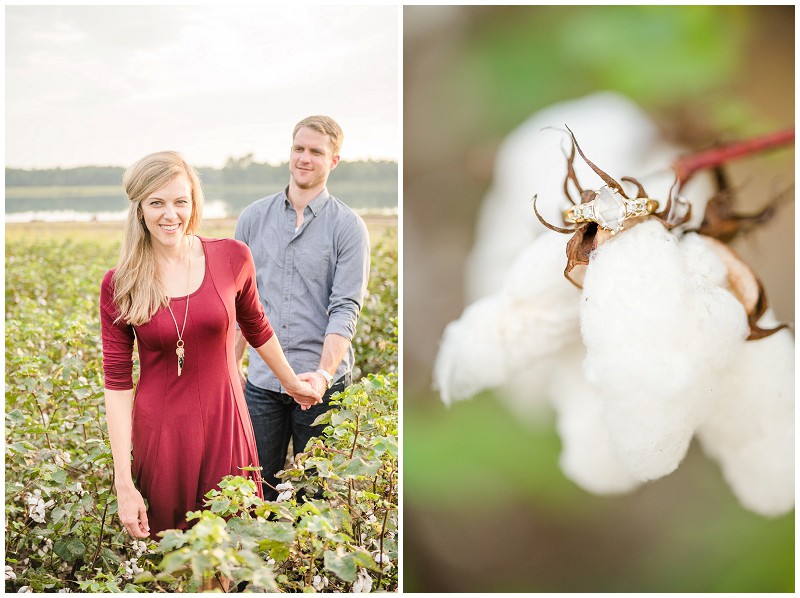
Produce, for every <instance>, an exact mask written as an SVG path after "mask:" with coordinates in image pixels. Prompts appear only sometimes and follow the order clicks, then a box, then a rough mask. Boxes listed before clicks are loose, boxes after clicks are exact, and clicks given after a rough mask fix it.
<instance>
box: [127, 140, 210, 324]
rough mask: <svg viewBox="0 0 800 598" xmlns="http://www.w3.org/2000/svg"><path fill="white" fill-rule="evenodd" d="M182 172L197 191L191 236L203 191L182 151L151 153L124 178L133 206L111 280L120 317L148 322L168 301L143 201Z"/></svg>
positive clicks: (188, 229)
mask: <svg viewBox="0 0 800 598" xmlns="http://www.w3.org/2000/svg"><path fill="white" fill-rule="evenodd" d="M181 174H184V175H186V177H187V178H188V179H189V183H190V185H191V189H192V215H191V217H190V218H189V222H188V223H187V226H186V234H192V233H194V232H195V231H196V230H197V229H198V228H199V226H200V218H201V217H202V213H203V203H204V197H203V189H202V187H201V185H200V177H199V176H198V174H197V171H195V169H194V168H192V167H191V166H189V164H187V163H186V161H185V160H184V159H183V157H182V156H181V155H180V154H179V153H177V152H171V151H167V152H156V153H154V154H149V155H147V156H145V157H144V158H142V159H141V160H139V161H138V162H136V163H135V164H134V165H133V166H131V167H130V168H128V169H127V170H126V171H125V174H124V175H123V177H122V185H123V186H124V187H125V192H126V193H127V194H128V199H129V200H130V205H129V207H128V216H127V218H126V219H125V231H124V237H123V239H122V247H121V249H120V252H119V261H118V262H117V267H116V270H115V271H114V276H113V279H112V280H113V282H114V303H115V304H116V306H117V309H118V310H119V315H118V316H117V321H119V320H123V321H124V322H126V323H128V324H133V325H136V326H139V325H142V324H144V323H146V322H149V321H150V318H152V317H153V315H154V314H155V313H156V311H158V309H159V308H160V307H162V306H166V305H167V304H168V303H169V297H167V294H166V293H165V292H164V288H163V284H162V282H161V277H160V276H159V272H158V266H157V264H156V258H155V254H154V253H153V245H152V241H151V239H150V231H148V230H147V226H146V225H145V223H144V219H143V217H142V208H141V205H142V202H143V201H144V200H145V199H147V198H148V197H149V196H150V195H151V194H152V193H153V192H154V191H156V190H158V189H160V188H161V187H163V186H164V185H166V184H168V183H169V182H170V181H172V179H174V178H175V177H176V176H178V175H181Z"/></svg>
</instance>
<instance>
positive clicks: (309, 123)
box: [292, 114, 344, 156]
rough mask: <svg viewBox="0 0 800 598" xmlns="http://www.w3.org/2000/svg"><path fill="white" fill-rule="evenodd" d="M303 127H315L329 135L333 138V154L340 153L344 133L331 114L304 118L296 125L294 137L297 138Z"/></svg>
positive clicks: (316, 129)
mask: <svg viewBox="0 0 800 598" xmlns="http://www.w3.org/2000/svg"><path fill="white" fill-rule="evenodd" d="M301 127H308V128H309V129H314V130H315V131H317V132H319V133H322V134H324V135H327V136H328V138H329V139H330V140H331V145H333V155H334V156H338V155H339V149H341V147H342V141H343V140H344V133H342V127H340V126H339V124H338V123H337V122H336V121H335V120H333V119H332V118H331V117H330V116H322V115H320V114H317V115H315V116H309V117H306V118H304V119H303V120H301V121H300V122H299V123H297V124H296V125H295V127H294V132H293V133H292V139H294V138H295V136H296V135H297V132H298V131H299V130H300V128H301Z"/></svg>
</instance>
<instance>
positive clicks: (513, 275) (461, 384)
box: [434, 233, 578, 403]
mask: <svg viewBox="0 0 800 598" xmlns="http://www.w3.org/2000/svg"><path fill="white" fill-rule="evenodd" d="M563 259H564V240H563V238H561V236H560V235H558V234H556V233H550V234H547V235H543V236H541V237H540V238H539V239H537V240H536V241H534V242H533V243H532V244H531V246H530V247H528V248H526V249H525V250H524V251H522V253H521V254H520V255H519V256H518V257H517V259H516V260H515V262H514V264H512V266H511V269H510V272H509V274H508V276H507V277H506V280H505V282H504V284H503V286H502V287H501V288H500V289H499V291H498V292H497V293H496V294H495V295H492V296H490V297H485V298H483V299H481V300H479V301H476V302H475V303H473V304H472V305H470V306H469V307H467V309H466V310H465V311H464V313H463V314H462V316H461V317H460V318H459V319H458V320H457V321H455V322H451V323H450V324H449V325H448V326H447V328H446V329H445V332H444V335H443V336H442V342H441V345H440V347H439V353H438V355H437V356H436V363H435V365H434V385H435V387H436V388H438V389H439V391H440V394H441V397H442V400H443V401H444V402H445V403H450V401H451V400H454V399H455V400H458V399H464V398H468V397H470V396H472V395H474V394H476V393H477V392H479V391H481V390H483V389H485V388H489V387H492V386H500V385H502V384H505V383H506V382H507V381H509V379H510V378H511V377H512V376H514V375H515V374H517V373H520V372H525V373H528V374H529V372H528V370H529V368H531V366H533V365H535V364H537V363H538V362H539V361H541V360H543V359H545V358H546V357H548V356H550V355H553V354H555V353H557V352H558V351H559V350H560V349H561V348H562V347H564V346H565V345H566V344H567V343H569V342H570V341H571V340H572V341H574V340H576V339H577V338H578V291H577V289H576V288H575V287H574V286H572V285H571V284H570V283H569V282H568V281H567V280H566V279H565V278H564V276H563ZM529 379H530V380H531V381H532V382H533V383H535V384H538V386H539V387H540V388H543V387H544V385H545V383H546V382H545V381H544V380H538V381H537V380H536V379H535V378H533V377H530V378H529Z"/></svg>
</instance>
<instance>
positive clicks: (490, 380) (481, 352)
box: [433, 296, 508, 404]
mask: <svg viewBox="0 0 800 598" xmlns="http://www.w3.org/2000/svg"><path fill="white" fill-rule="evenodd" d="M504 311H505V310H504V301H503V299H502V298H501V297H498V296H493V297H485V298H484V299H480V300H479V301H476V302H475V303H473V304H472V305H470V306H469V307H467V309H465V310H464V313H463V314H461V317H460V318H459V319H458V320H455V321H453V322H450V323H449V324H448V325H447V327H446V328H445V330H444V334H443V335H442V340H441V343H440V345H439V352H438V354H437V355H436V362H435V364H434V368H433V384H434V388H436V389H437V390H438V391H439V395H440V396H441V399H442V401H444V402H445V403H446V404H450V403H451V402H452V401H454V400H461V399H468V398H470V397H471V396H473V395H475V394H477V393H479V392H480V391H481V390H483V389H485V388H490V387H493V386H500V385H501V384H503V383H504V382H505V381H506V379H507V378H508V362H507V360H506V353H507V348H506V346H505V345H504V343H505V340H504V339H502V338H501V335H500V328H501V319H502V318H503V317H504Z"/></svg>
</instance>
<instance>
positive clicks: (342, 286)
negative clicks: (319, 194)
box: [314, 216, 370, 389]
mask: <svg viewBox="0 0 800 598" xmlns="http://www.w3.org/2000/svg"><path fill="white" fill-rule="evenodd" d="M369 253H370V246H369V234H368V232H367V226H366V224H364V221H363V220H362V219H361V218H359V217H358V216H355V218H354V219H353V221H352V223H351V226H349V227H347V228H346V229H345V230H344V231H343V232H342V236H341V238H340V240H339V253H338V255H337V256H336V274H335V275H334V279H333V287H332V289H331V295H330V303H329V305H328V314H329V315H328V326H327V328H326V330H325V340H324V341H323V345H322V355H321V356H320V361H319V369H320V370H325V371H326V372H328V373H329V374H330V375H331V376H333V375H335V373H336V368H338V367H339V364H340V363H341V362H342V359H344V356H345V355H346V354H347V350H348V348H349V347H350V343H351V341H352V339H353V336H355V331H356V323H357V322H358V316H359V314H360V313H361V306H362V305H363V303H364V295H365V294H366V292H367V282H368V281H369ZM314 379H315V381H316V382H318V383H319V384H314V387H315V389H319V388H320V385H321V386H322V388H325V389H327V381H326V380H325V377H324V376H323V375H322V374H320V373H319V372H316V376H315V378H314Z"/></svg>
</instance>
